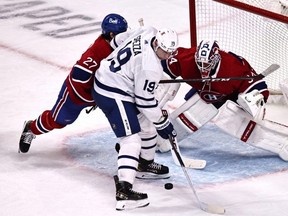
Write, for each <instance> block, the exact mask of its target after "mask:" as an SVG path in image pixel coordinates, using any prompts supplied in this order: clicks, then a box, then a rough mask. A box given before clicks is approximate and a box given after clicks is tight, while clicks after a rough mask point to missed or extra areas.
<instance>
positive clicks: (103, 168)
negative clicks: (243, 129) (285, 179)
mask: <svg viewBox="0 0 288 216" xmlns="http://www.w3.org/2000/svg"><path fill="white" fill-rule="evenodd" d="M116 142H117V138H116V137H115V135H114V134H113V132H112V131H111V130H110V129H109V128H107V129H102V130H97V131H95V132H93V133H92V132H91V133H87V134H84V135H81V136H72V137H69V138H68V139H67V140H66V142H65V144H66V145H67V151H68V153H69V154H70V155H71V156H72V158H74V160H75V161H76V162H77V163H79V164H80V165H81V166H85V167H89V168H91V169H94V170H95V171H97V172H101V173H103V174H109V175H114V174H116V173H117V165H116V164H117V153H116V151H115V149H114V146H115V143H116ZM179 145H180V150H181V153H182V155H183V156H185V157H189V158H194V159H203V160H206V161H207V165H206V168H205V169H203V170H192V169H189V170H188V172H189V174H190V176H191V177H192V179H193V182H195V183H197V185H198V186H201V185H202V186H204V185H207V184H217V183H225V182H230V181H235V180H243V179H245V178H250V177H257V176H261V175H266V174H272V173H275V172H280V171H284V170H287V169H288V163H287V162H284V161H282V160H281V159H280V158H279V157H278V156H277V155H273V154H271V153H269V152H267V151H264V150H261V149H257V148H254V147H253V146H250V145H248V144H246V143H243V142H241V141H239V140H238V139H236V138H234V137H231V136H229V135H227V134H225V133H224V132H222V131H221V130H219V129H218V128H217V127H215V126H213V125H206V126H204V127H203V128H202V129H201V130H199V131H197V132H196V133H194V134H192V135H190V136H188V137H186V138H185V139H183V140H181V141H180V142H179ZM155 160H156V162H159V163H163V164H165V165H167V166H169V168H170V173H171V175H172V176H171V181H173V182H179V183H185V184H186V181H187V180H186V178H185V176H184V174H183V171H182V169H181V168H180V167H178V166H176V165H175V164H174V162H173V160H172V157H171V153H170V152H167V153H157V154H156V159H155Z"/></svg>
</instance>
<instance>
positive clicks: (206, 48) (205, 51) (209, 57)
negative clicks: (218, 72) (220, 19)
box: [195, 40, 221, 78]
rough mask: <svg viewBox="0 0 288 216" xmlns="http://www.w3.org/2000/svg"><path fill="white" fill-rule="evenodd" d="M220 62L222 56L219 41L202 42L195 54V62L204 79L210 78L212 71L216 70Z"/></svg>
mask: <svg viewBox="0 0 288 216" xmlns="http://www.w3.org/2000/svg"><path fill="white" fill-rule="evenodd" d="M220 60H221V56H220V54H219V45H218V43H217V41H204V40H202V41H201V42H200V44H199V45H198V47H197V50H196V53H195V62H196V64H197V67H198V69H199V70H200V73H201V76H202V78H207V77H209V76H210V75H211V74H210V73H211V71H212V70H214V69H215V68H216V66H217V65H218V63H219V61H220Z"/></svg>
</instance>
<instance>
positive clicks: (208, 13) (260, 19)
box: [189, 0, 288, 91]
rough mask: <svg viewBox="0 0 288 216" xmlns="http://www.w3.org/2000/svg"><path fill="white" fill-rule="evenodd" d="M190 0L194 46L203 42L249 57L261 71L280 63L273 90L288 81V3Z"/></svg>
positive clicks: (273, 77) (271, 83)
mask: <svg viewBox="0 0 288 216" xmlns="http://www.w3.org/2000/svg"><path fill="white" fill-rule="evenodd" d="M280 1H282V2H284V3H283V4H284V5H283V4H281V3H279V0H189V15H190V33H191V46H196V45H197V42H199V41H201V40H203V39H209V40H217V41H218V42H219V46H220V48H222V49H224V50H227V51H232V52H234V53H236V54H238V55H241V56H243V57H244V58H246V59H247V60H248V61H249V62H250V64H251V65H252V67H254V69H255V70H256V71H257V72H258V73H261V71H263V70H265V68H267V67H268V66H269V65H271V64H273V63H277V64H279V65H280V69H279V70H277V71H275V72H274V73H273V74H271V75H269V76H268V77H267V78H265V79H266V80H267V83H268V85H269V88H270V89H273V90H276V91H278V90H279V82H280V81H281V80H284V79H285V78H288V8H287V7H288V5H287V7H286V6H285V4H286V2H288V0H280Z"/></svg>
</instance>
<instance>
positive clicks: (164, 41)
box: [155, 28, 178, 56]
mask: <svg viewBox="0 0 288 216" xmlns="http://www.w3.org/2000/svg"><path fill="white" fill-rule="evenodd" d="M156 40H157V47H156V48H155V50H157V49H158V48H159V47H160V48H161V49H162V50H164V51H165V52H168V53H171V56H174V55H175V54H176V51H177V48H178V35H177V33H176V32H175V31H173V30H171V29H166V28H165V29H161V30H159V31H158V32H157V34H156Z"/></svg>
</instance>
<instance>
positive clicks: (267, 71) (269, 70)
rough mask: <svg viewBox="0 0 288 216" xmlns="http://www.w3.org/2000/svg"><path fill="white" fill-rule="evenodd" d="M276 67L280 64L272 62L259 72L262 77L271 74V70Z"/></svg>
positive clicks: (274, 69)
mask: <svg viewBox="0 0 288 216" xmlns="http://www.w3.org/2000/svg"><path fill="white" fill-rule="evenodd" d="M278 68H280V65H278V64H272V65H270V66H269V67H268V68H267V69H266V70H265V71H263V72H262V73H261V75H262V76H263V77H266V76H268V75H269V74H271V73H272V72H274V71H276V70H277V69H278Z"/></svg>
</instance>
